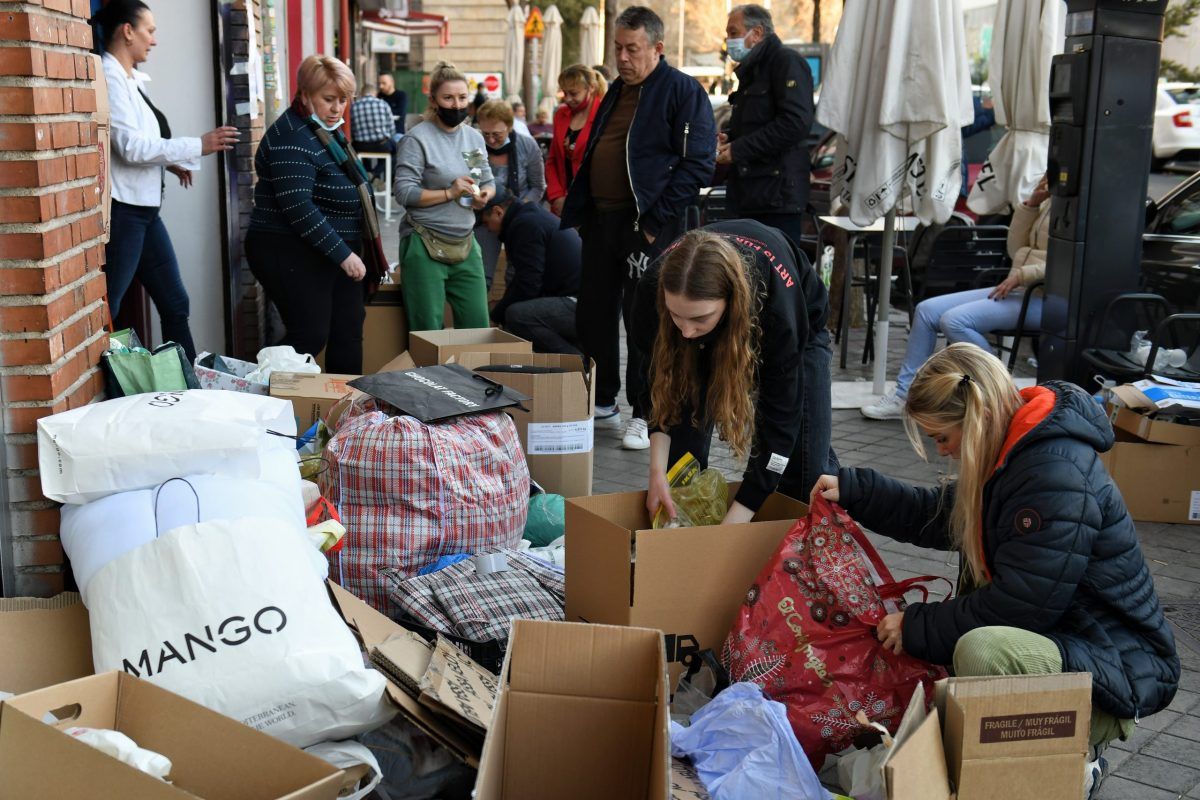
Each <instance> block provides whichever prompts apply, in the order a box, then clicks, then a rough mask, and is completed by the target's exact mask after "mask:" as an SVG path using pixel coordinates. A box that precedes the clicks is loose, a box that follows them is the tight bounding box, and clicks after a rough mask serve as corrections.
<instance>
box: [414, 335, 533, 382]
mask: <svg viewBox="0 0 1200 800" xmlns="http://www.w3.org/2000/svg"><path fill="white" fill-rule="evenodd" d="M408 352H409V354H410V355H411V356H412V359H413V361H415V362H416V364H417V366H418V367H433V366H437V365H438V364H445V363H446V362H448V361H449V360H450V359H451V358H457V357H459V356H461V355H462V354H463V353H532V352H533V345H532V344H530V343H529V342H527V341H525V340H524V339H522V338H521V337H519V336H514V335H512V334H511V333H508V332H507V331H502V330H500V329H499V328H447V329H446V330H441V331H412V332H410V333H409V335H408ZM514 388H515V387H514Z"/></svg>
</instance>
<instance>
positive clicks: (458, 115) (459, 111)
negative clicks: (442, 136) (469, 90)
mask: <svg viewBox="0 0 1200 800" xmlns="http://www.w3.org/2000/svg"><path fill="white" fill-rule="evenodd" d="M437 115H438V119H440V120H441V121H442V123H443V124H444V125H445V126H446V127H447V128H457V127H458V126H459V125H462V124H463V122H464V121H466V119H467V110H466V109H465V108H444V107H442V106H438V107H437Z"/></svg>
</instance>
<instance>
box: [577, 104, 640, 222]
mask: <svg viewBox="0 0 1200 800" xmlns="http://www.w3.org/2000/svg"><path fill="white" fill-rule="evenodd" d="M641 93H642V87H641V86H622V87H621V95H620V97H618V98H617V104H616V105H615V106H613V110H612V113H611V114H609V116H608V122H607V123H606V124H605V125H604V131H603V133H601V134H600V138H599V139H597V140H596V149H595V150H593V151H592V162H591V173H590V175H589V179H590V185H591V189H592V199H593V200H594V201H595V203H596V208H597V209H599V210H600V211H613V210H615V209H620V208H629V207H632V206H633V205H634V204H635V201H634V198H633V185H632V184H631V183H630V182H629V162H628V160H627V159H626V157H625V139H626V138H627V137H628V135H629V126H630V125H631V124H633V115H634V112H635V111H637V104H638V97H640V96H641Z"/></svg>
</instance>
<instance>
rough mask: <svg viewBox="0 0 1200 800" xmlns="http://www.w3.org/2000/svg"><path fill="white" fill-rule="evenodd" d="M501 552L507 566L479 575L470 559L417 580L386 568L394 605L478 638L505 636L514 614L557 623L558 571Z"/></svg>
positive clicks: (561, 590) (561, 587) (562, 590)
mask: <svg viewBox="0 0 1200 800" xmlns="http://www.w3.org/2000/svg"><path fill="white" fill-rule="evenodd" d="M499 552H501V553H503V554H504V556H505V557H506V559H507V561H508V568H507V569H505V570H503V571H500V572H491V573H488V574H487V575H480V574H479V573H477V572H476V571H475V565H474V563H473V562H472V561H471V560H470V559H468V560H466V561H460V562H458V563H457V564H451V565H450V566H448V567H445V568H444V569H440V570H438V571H437V572H431V573H429V574H428V575H419V576H417V577H415V578H406V577H404V576H403V575H401V574H399V571H398V570H385V572H384V575H385V576H386V577H387V578H388V580H389V582H390V583H391V590H390V591H389V595H390V596H391V599H392V605H393V607H394V608H396V609H398V610H399V611H400V612H401V613H402V614H405V615H407V616H408V617H411V618H412V619H415V620H416V621H417V622H420V623H421V624H422V625H425V626H427V627H429V628H433V629H434V630H437V631H441V632H442V633H449V634H452V635H454V636H459V637H462V638H464V639H470V640H472V641H476V642H486V641H491V640H493V639H501V640H507V639H508V628H509V625H510V624H511V623H512V620H513V619H514V618H519V619H544V620H552V621H558V622H561V621H562V619H563V604H564V603H565V602H566V581H565V579H564V576H563V573H562V571H561V570H559V569H557V568H555V567H554V566H552V565H551V564H549V563H547V562H545V561H542V560H540V559H537V558H534V557H533V556H530V555H526V554H525V553H522V552H519V551H517V550H511V549H504V550H500V551H499Z"/></svg>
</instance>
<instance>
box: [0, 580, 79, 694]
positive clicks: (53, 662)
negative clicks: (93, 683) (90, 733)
mask: <svg viewBox="0 0 1200 800" xmlns="http://www.w3.org/2000/svg"><path fill="white" fill-rule="evenodd" d="M0 652H3V653H4V657H3V658H2V659H0V691H5V692H11V693H12V694H21V693H23V692H30V691H33V690H34V689H42V688H44V687H46V686H53V685H54V684H56V683H62V682H64V681H71V680H75V679H76V678H83V677H86V676H88V675H91V674H92V672H93V667H92V634H91V630H90V628H89V627H88V614H87V609H86V608H84V607H83V603H82V602H81V600H80V598H79V595H78V594H75V593H73V592H68V593H64V594H60V595H58V596H57V597H52V598H50V599H48V600H42V599H38V598H30V597H17V598H8V599H0Z"/></svg>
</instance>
